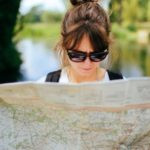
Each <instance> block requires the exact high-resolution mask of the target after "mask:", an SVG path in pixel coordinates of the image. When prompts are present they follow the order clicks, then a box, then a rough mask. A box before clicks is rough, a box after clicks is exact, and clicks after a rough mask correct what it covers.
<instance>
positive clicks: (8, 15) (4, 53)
mask: <svg viewBox="0 0 150 150" xmlns="http://www.w3.org/2000/svg"><path fill="white" fill-rule="evenodd" d="M19 5H20V0H9V2H8V1H5V0H1V1H0V83H4V82H13V81H16V80H17V79H18V77H19V75H20V73H19V70H20V65H21V62H22V61H21V59H20V54H19V53H18V52H17V50H16V48H15V45H14V43H13V41H12V37H13V35H14V27H15V24H16V19H17V14H18V9H19ZM8 10H9V11H8Z"/></svg>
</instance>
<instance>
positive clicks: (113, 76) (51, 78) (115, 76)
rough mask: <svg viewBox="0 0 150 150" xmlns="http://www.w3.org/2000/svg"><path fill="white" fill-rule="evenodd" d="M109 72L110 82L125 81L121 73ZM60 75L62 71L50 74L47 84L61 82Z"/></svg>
mask: <svg viewBox="0 0 150 150" xmlns="http://www.w3.org/2000/svg"><path fill="white" fill-rule="evenodd" d="M107 72H108V76H109V79H110V80H118V79H123V76H122V74H121V73H115V72H112V71H110V70H107ZM60 74H61V70H57V71H54V72H50V73H48V74H47V77H46V80H45V82H59V78H60Z"/></svg>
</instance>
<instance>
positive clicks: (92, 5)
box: [45, 0, 122, 83]
mask: <svg viewBox="0 0 150 150" xmlns="http://www.w3.org/2000/svg"><path fill="white" fill-rule="evenodd" d="M70 2H71V4H72V6H73V7H72V8H71V9H69V10H68V11H67V13H66V14H65V17H64V20H63V22H62V29H61V35H62V38H61V40H60V42H59V43H58V45H57V46H56V50H57V51H58V52H59V56H60V58H61V62H62V69H61V70H58V71H55V72H51V73H49V74H48V75H47V77H46V79H45V81H46V82H59V83H82V82H95V81H109V80H113V79H122V75H120V74H116V73H113V72H110V71H108V70H105V69H104V68H102V67H100V65H101V61H102V60H104V59H105V58H106V56H107V55H108V53H109V44H110V38H109V33H110V22H109V18H108V16H107V14H106V12H105V11H104V9H103V8H102V7H101V6H100V5H99V3H98V0H70Z"/></svg>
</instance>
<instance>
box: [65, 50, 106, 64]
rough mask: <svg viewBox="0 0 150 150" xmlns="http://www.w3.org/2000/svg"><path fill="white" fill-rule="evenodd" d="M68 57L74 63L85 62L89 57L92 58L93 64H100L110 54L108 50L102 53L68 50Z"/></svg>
mask: <svg viewBox="0 0 150 150" xmlns="http://www.w3.org/2000/svg"><path fill="white" fill-rule="evenodd" d="M67 53H68V56H69V58H70V60H71V61H73V62H83V61H85V60H86V58H87V57H89V58H90V60H91V61H93V62H100V61H102V60H104V59H105V58H106V56H107V54H108V50H107V49H106V50H104V51H102V52H99V51H94V52H90V53H86V52H82V51H78V50H67Z"/></svg>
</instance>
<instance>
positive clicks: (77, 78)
mask: <svg viewBox="0 0 150 150" xmlns="http://www.w3.org/2000/svg"><path fill="white" fill-rule="evenodd" d="M67 74H68V79H69V81H70V82H73V83H82V82H95V81H99V80H102V79H103V78H104V75H105V70H104V69H102V68H97V69H96V70H95V72H94V73H93V74H91V75H89V76H82V75H80V74H77V73H76V72H75V71H74V70H73V69H72V68H71V67H68V69H67Z"/></svg>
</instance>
